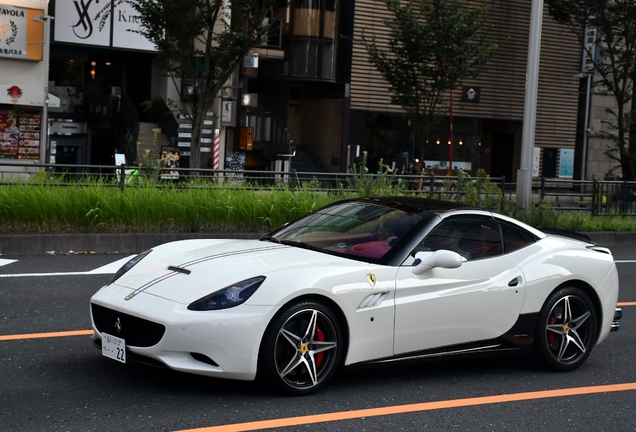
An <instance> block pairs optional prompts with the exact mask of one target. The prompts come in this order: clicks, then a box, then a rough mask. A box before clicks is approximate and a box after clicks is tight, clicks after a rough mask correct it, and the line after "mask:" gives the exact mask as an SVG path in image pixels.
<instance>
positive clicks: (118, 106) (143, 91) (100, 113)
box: [48, 0, 155, 165]
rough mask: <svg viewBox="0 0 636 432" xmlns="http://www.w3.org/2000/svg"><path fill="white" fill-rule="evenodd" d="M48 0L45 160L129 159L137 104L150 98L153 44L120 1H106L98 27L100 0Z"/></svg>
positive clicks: (139, 114)
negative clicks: (107, 10) (48, 155)
mask: <svg viewBox="0 0 636 432" xmlns="http://www.w3.org/2000/svg"><path fill="white" fill-rule="evenodd" d="M51 4H52V6H51V8H52V10H53V11H54V14H55V20H54V22H53V32H52V45H51V60H50V70H49V79H48V85H49V89H50V90H49V91H50V92H51V93H52V94H54V95H55V96H57V97H59V99H60V104H59V106H58V107H56V108H51V109H49V117H50V119H51V134H52V135H51V140H50V141H51V143H52V144H53V143H55V147H56V148H53V146H51V149H50V151H53V152H55V154H56V155H57V157H56V158H54V160H52V162H55V163H64V162H66V163H69V162H70V163H76V164H88V165H114V163H115V154H116V153H123V154H126V155H127V157H126V159H127V163H129V164H132V163H133V161H134V156H135V150H136V142H137V140H138V136H139V127H140V126H139V125H140V122H141V121H144V120H149V119H148V116H149V114H148V113H145V112H144V110H143V107H142V103H143V102H145V101H148V100H150V99H151V98H152V97H151V83H152V59H153V57H154V55H155V54H154V47H153V45H152V44H151V43H150V42H149V41H148V40H147V39H145V38H144V37H143V36H142V35H140V34H139V33H135V32H134V31H135V30H137V29H139V21H138V19H137V17H135V14H134V10H133V9H132V8H131V7H130V5H129V4H127V3H122V4H118V5H116V6H114V5H113V9H112V11H113V12H112V14H111V15H110V16H109V19H106V20H105V21H104V25H103V26H102V27H101V28H100V24H99V20H98V19H96V16H97V14H98V13H99V12H100V10H102V9H103V8H104V7H105V6H106V5H107V4H105V3H102V2H100V3H96V2H76V1H73V0H56V1H54V2H52V3H51ZM67 132H68V133H67ZM64 149H66V151H64Z"/></svg>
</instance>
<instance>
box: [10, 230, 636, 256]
mask: <svg viewBox="0 0 636 432" xmlns="http://www.w3.org/2000/svg"><path fill="white" fill-rule="evenodd" d="M586 234H587V235H589V236H590V237H591V238H592V240H594V241H595V242H596V243H597V244H598V245H599V246H607V247H611V246H636V232H609V231H604V232H600V231H599V232H589V233H586ZM262 235H264V233H231V232H226V233H114V234H110V233H109V234H107V233H68V234H33V233H30V234H0V255H39V254H45V253H50V252H58V253H69V252H94V253H115V252H119V253H138V252H142V251H145V250H147V249H150V248H151V247H154V246H157V245H159V244H162V243H167V242H171V241H175V240H184V239H258V238H260V237H261V236H262Z"/></svg>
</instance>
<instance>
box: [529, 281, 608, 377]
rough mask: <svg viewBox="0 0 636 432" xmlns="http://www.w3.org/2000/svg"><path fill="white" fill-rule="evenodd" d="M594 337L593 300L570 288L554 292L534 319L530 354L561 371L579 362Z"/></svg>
mask: <svg viewBox="0 0 636 432" xmlns="http://www.w3.org/2000/svg"><path fill="white" fill-rule="evenodd" d="M597 337H598V315H597V312H596V308H595V307H594V303H592V301H591V300H590V298H589V297H588V296H587V294H585V293H584V292H583V291H582V290H580V289H578V288H573V287H567V288H562V289H559V290H558V291H556V292H554V293H553V294H552V295H551V296H550V297H549V298H548V300H547V301H546V302H545V304H544V305H543V308H541V312H540V313H539V318H538V319H537V329H536V333H535V342H534V356H535V358H536V359H537V361H538V362H539V363H540V364H541V365H543V366H544V367H547V368H548V369H551V370H554V371H559V372H565V371H571V370H574V369H576V368H578V367H579V366H581V365H582V364H583V362H585V360H586V359H587V357H588V356H589V355H590V353H591V352H592V349H593V348H594V345H596V340H597Z"/></svg>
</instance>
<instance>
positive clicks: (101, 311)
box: [91, 303, 166, 348]
mask: <svg viewBox="0 0 636 432" xmlns="http://www.w3.org/2000/svg"><path fill="white" fill-rule="evenodd" d="M91 311H92V312H93V321H94V322H95V326H96V327H97V330H99V332H100V333H102V332H104V333H108V334H111V335H113V336H117V337H119V338H122V339H125V340H126V345H128V346H134V347H140V348H146V347H151V346H153V345H156V344H158V343H159V341H160V340H161V338H162V337H163V334H164V333H165V332H166V328H165V327H164V326H163V325H161V324H158V323H155V322H152V321H148V320H145V319H142V318H137V317H134V316H132V315H128V314H125V313H123V312H118V311H116V310H112V309H108V308H105V307H103V306H99V305H96V304H92V303H91ZM117 323H119V324H117ZM118 327H119V328H118Z"/></svg>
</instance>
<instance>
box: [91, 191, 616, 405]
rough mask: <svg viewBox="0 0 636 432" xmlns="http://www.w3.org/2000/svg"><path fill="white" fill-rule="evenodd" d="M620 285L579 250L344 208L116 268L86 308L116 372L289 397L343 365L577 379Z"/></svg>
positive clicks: (612, 319) (452, 212)
mask: <svg viewBox="0 0 636 432" xmlns="http://www.w3.org/2000/svg"><path fill="white" fill-rule="evenodd" d="M617 298H618V274H617V271H616V266H615V264H614V259H613V257H612V254H611V253H610V251H609V250H608V249H606V248H602V247H597V246H595V245H594V244H593V242H591V241H590V240H589V238H586V237H585V236H581V235H578V234H576V233H566V232H562V233H559V234H546V233H545V232H542V231H539V230H537V229H534V228H532V227H530V226H527V225H525V224H523V223H521V222H519V221H516V220H514V219H511V218H509V217H506V216H502V215H499V214H495V213H492V212H490V211H486V210H483V209H478V208H472V207H468V206H464V205H461V204H456V203H449V202H441V201H432V200H426V199H419V198H404V197H376V198H362V199H353V200H345V201H340V202H337V203H335V204H332V205H329V206H327V207H325V208H323V209H320V210H318V211H316V212H313V213H311V214H309V215H307V216H305V217H303V218H301V219H299V220H297V221H295V222H293V223H290V224H287V225H285V226H284V227H282V228H280V229H278V230H277V231H275V232H273V233H272V234H270V235H268V236H266V237H264V238H262V239H260V240H185V241H178V242H173V243H168V244H164V245H161V246H157V247H155V248H153V249H151V250H149V251H146V252H143V253H141V254H139V255H137V256H136V257H135V258H133V259H132V260H130V261H129V262H128V263H127V264H125V265H124V266H123V267H122V268H121V269H120V270H119V271H118V272H117V273H116V274H115V275H114V277H113V278H112V280H111V281H110V282H109V283H108V285H106V286H105V287H103V288H102V289H101V290H99V291H98V292H97V293H96V294H95V295H94V296H93V297H92V299H91V317H92V322H93V328H94V331H95V334H94V336H93V342H94V344H95V345H96V346H98V347H100V348H101V350H102V353H103V355H105V356H107V357H111V358H113V359H115V360H118V361H120V362H124V363H125V362H127V361H133V360H135V361H141V362H146V363H149V364H156V365H161V366H167V367H169V368H172V369H175V370H178V371H183V372H190V373H195V374H201V375H207V376H213V377H218V378H231V379H240V380H253V379H255V378H256V377H257V375H258V376H259V377H261V378H263V379H264V380H266V381H268V382H269V383H270V384H272V385H274V386H275V387H277V388H280V389H283V390H285V391H287V392H289V393H292V394H308V393H311V392H314V391H316V390H318V389H319V388H320V387H321V386H323V385H324V384H325V383H326V382H327V381H328V380H329V379H330V378H331V377H332V376H333V374H334V373H335V372H336V370H337V369H338V368H339V367H340V366H343V365H344V366H346V365H354V364H361V363H382V362H394V361H398V360H407V359H409V360H410V359H417V358H425V357H441V356H447V355H458V354H464V353H470V354H475V353H490V352H498V351H517V352H520V353H524V354H533V355H534V356H535V357H536V358H537V359H538V360H539V362H541V363H542V364H544V365H545V366H547V367H548V368H551V369H555V370H560V371H568V370H572V369H575V368H576V367H578V366H580V365H581V364H582V363H583V362H584V361H585V359H586V358H587V357H588V356H589V355H590V352H591V351H592V348H593V347H594V346H595V345H596V344H598V343H600V342H601V341H603V340H604V339H605V338H606V337H607V336H608V334H609V332H610V331H612V330H617V329H618V328H619V323H618V320H619V319H620V317H621V314H622V312H621V311H620V309H617V308H616V301H617Z"/></svg>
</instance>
